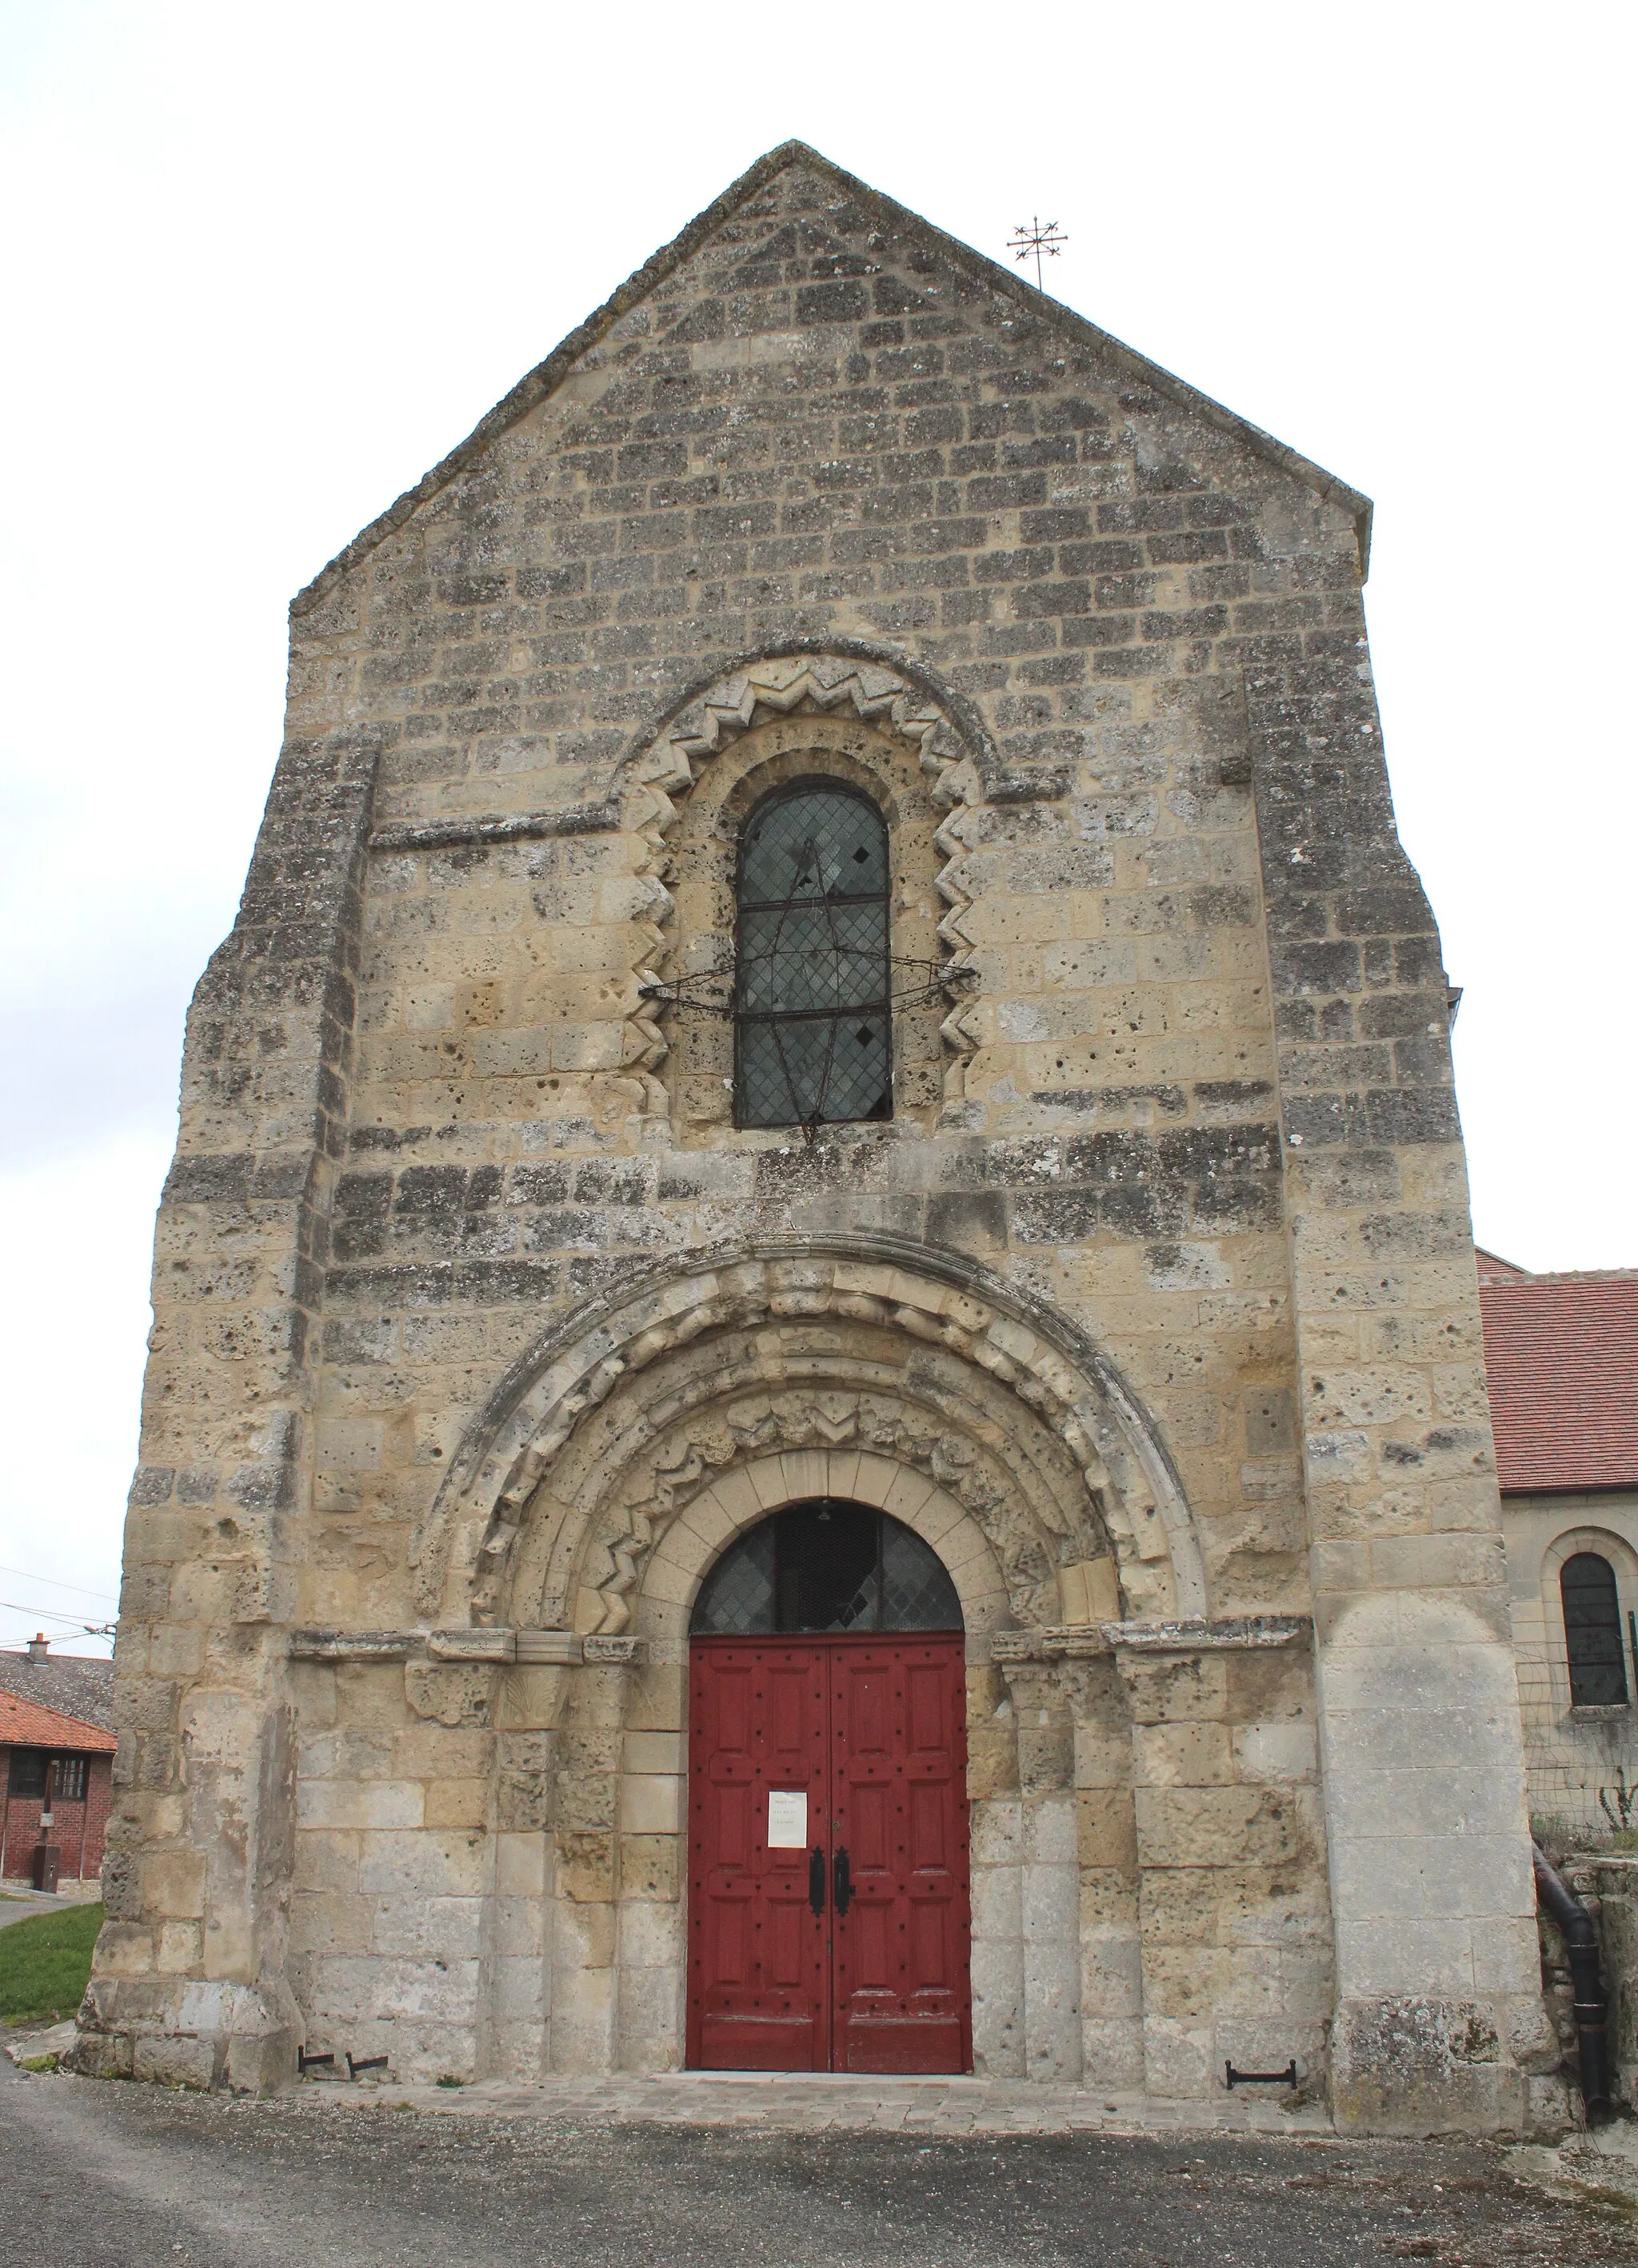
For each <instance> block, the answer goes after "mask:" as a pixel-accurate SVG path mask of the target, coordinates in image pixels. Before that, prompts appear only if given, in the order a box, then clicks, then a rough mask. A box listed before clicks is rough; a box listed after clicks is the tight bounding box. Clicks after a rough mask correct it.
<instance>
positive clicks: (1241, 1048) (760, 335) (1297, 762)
mask: <svg viewBox="0 0 1638 2268" xmlns="http://www.w3.org/2000/svg"><path fill="white" fill-rule="evenodd" d="M1369 531H1370V507H1369V505H1368V504H1367V503H1366V501H1365V499H1364V498H1363V497H1360V496H1358V495H1357V494H1355V492H1354V491H1353V490H1349V489H1348V488H1347V487H1346V486H1345V485H1344V484H1343V483H1342V482H1340V481H1338V480H1336V479H1335V478H1333V476H1332V475H1329V474H1327V473H1326V472H1324V471H1322V470H1321V469H1320V468H1318V467H1317V466H1314V465H1312V464H1311V463H1309V462H1307V461H1306V460H1304V459H1303V458H1301V457H1299V456H1297V455H1296V453H1293V452H1292V451H1290V450H1289V449H1287V448H1285V447H1284V446H1282V445H1281V444H1279V443H1277V442H1275V441H1274V440H1272V439H1271V438H1269V437H1268V436H1267V434H1265V433H1263V432H1261V431H1259V430H1257V429H1256V428H1255V427H1253V426H1251V425H1249V424H1247V423H1245V422H1244V421H1243V420H1241V419H1240V418H1238V417H1237V416H1233V415H1231V414H1230V412H1229V411H1227V410H1225V409H1223V408H1221V407H1220V406H1219V405H1217V404H1216V403H1215V402H1212V401H1208V400H1207V399H1206V398H1205V397H1203V396H1202V395H1201V394H1198V393H1196V392H1194V390H1193V389H1192V388H1191V387H1188V386H1186V384H1184V383H1182V382H1180V381H1179V380H1178V379H1175V378H1173V377H1172V376H1170V375H1169V374H1168V373H1166V372H1164V371H1161V370H1159V369H1157V368H1156V367H1155V366H1154V365H1151V364H1150V363H1147V362H1145V361H1144V360H1143V359H1142V357H1140V356H1138V355H1136V354H1135V353H1134V352H1132V351H1131V350H1129V349H1128V348H1126V347H1124V346H1122V345H1120V343H1119V342H1117V341H1115V340H1113V339H1112V338H1110V337H1108V336H1107V335H1105V334H1104V333H1102V332H1100V331H1098V330H1097V329H1096V328H1094V327H1092V326H1091V325H1090V324H1088V323H1086V322H1084V321H1083V320H1080V319H1079V318H1078V317H1076V316H1074V315H1072V314H1071V313H1069V312H1068V311H1067V310H1066V309H1064V308H1062V307H1061V306H1057V305H1056V304H1055V303H1054V302H1053V301H1052V300H1051V299H1049V298H1044V297H1042V296H1040V295H1039V294H1038V293H1036V292H1035V291H1032V290H1031V289H1030V288H1029V287H1028V286H1027V285H1025V284H1023V283H1022V282H1021V281H1020V280H1019V279H1018V278H1017V276H1014V275H1011V274H1009V273H1007V272H1005V271H1003V270H1002V269H997V268H996V267H995V266H993V265H992V264H991V263H990V262H989V261H986V260H984V259H982V258H981V257H980V256H979V255H977V254H974V253H973V252H972V251H970V250H969V249H968V248H967V247H964V246H961V245H959V244H956V243H954V242H952V241H951V239H947V238H945V237H944V236H942V235H940V234H939V233H938V232H937V231H936V230H934V229H932V228H930V227H929V225H927V224H926V223H924V222H922V220H920V219H918V218H917V217H915V216H914V215H913V214H911V213H909V212H907V211H906V210H904V209H902V208H901V207H900V206H897V205H895V204H893V203H891V202H890V201H889V200H887V199H886V198H885V197H882V196H880V195H878V194H876V193H875V192H874V191H872V190H870V189H869V188H866V187H865V186H864V185H863V184H862V183H860V182H858V181H856V180H853V179H851V178H850V177H849V176H848V175H846V174H843V173H840V172H838V171H837V170H836V169H835V168H834V166H830V165H829V164H828V163H827V162H826V161H825V160H824V159H823V158H819V157H818V156H816V155H815V153H813V152H812V151H809V150H806V149H804V148H802V147H801V146H799V145H794V144H792V145H787V146H786V147H784V148H782V149H781V150H778V151H775V152H773V153H772V154H771V155H770V156H769V157H768V158H764V159H763V160H762V161H760V163H759V164H758V165H757V166H754V167H753V169H752V170H751V172H750V173H747V174H746V176H745V177H744V178H743V179H742V180H740V181H738V183H736V184H735V185H734V187H733V188H731V189H730V190H729V191H728V192H727V193H726V194H725V195H724V197H723V198H722V199H721V200H719V202H718V203H716V205H714V206H713V207H711V208H710V209H709V210H708V211H707V212H705V213H703V214H702V215H701V217H699V219H698V220H696V221H695V222H694V224H692V225H691V226H690V227H688V228H687V229H686V230H685V231H684V232H683V233H682V235H681V236H680V237H679V239H677V240H676V241H675V242H674V243H673V244H672V245H671V246H670V247H668V248H667V249H666V250H665V251H664V252H662V253H660V254H657V256H656V257H655V259H654V260H652V261H650V263H649V264H648V265H647V266H646V267H645V268H644V269H643V270H642V271H640V273H639V274H638V275H637V276H634V277H633V278H632V279H631V281H630V282H629V283H628V284H626V285H625V286H624V287H622V289H621V291H619V292H617V293H616V294H615V296H614V298H613V299H611V300H610V301H609V303H608V304H607V306H606V307H604V308H603V309H602V310H600V311H599V313H597V314H596V315H595V316H593V317H592V318H591V320H589V321H588V322H587V323H586V324H585V325H584V327H583V328H581V329H580V330H578V331H577V332H576V333H575V334H574V335H572V336H571V337H570V338H569V339H568V340H566V341H565V342H564V343H563V344H562V346H561V347H560V348H559V349H558V350H556V352H555V353H554V354H553V355H552V356H551V357H549V358H548V359H547V361H546V362H545V363H543V364H542V365H540V368H539V369H538V370H536V371H535V372H533V373H531V375H530V376H529V377H528V378H526V379H525V380H524V381H523V382H522V383H521V385H520V386H519V387H518V388H517V389H516V391H515V392H514V393H513V394H510V395H509V396H508V398H507V399H506V400H505V401H503V402H502V403H501V404H500V405H499V406H498V408H497V409H495V410H494V411H493V412H492V413H491V414H490V415H489V416H488V417H487V418H486V419H485V420H484V421H483V423H481V425H480V426H479V428H478V429H477V431H476V432H475V433H474V435H473V436H472V437H471V438H469V439H468V440H467V441H466V442H465V443H463V444H462V445H461V446H460V447H459V448H458V449H457V450H456V451H455V452H454V453H453V454H452V455H451V456H450V457H449V458H447V459H446V460H444V462H443V463H442V464H441V465H439V466H438V467H437V468H436V469H435V470H434V471H433V472H432V473H430V475H428V476H427V477H426V479H425V480H423V481H422V482H421V484H420V485H419V487H417V488H416V489H415V490H412V491H410V492H409V493H408V495H406V496H405V497H402V498H401V499H400V501H399V503H398V504H395V505H394V506H393V508H392V509H391V510H390V511H389V512H386V514H385V515H384V517H383V518H382V519H380V520H378V521H377V522H376V523H375V524H374V525H373V526H372V527H370V528H367V529H366V530H365V531H364V534H362V535H360V536H359V537H358V538H357V540H356V541H355V542H354V543H352V544H351V545H349V548H348V549H347V550H346V551H345V552H344V553H343V554H342V556H340V557H339V558H338V559H337V560H335V561H334V563H332V564H331V565H330V566H329V567H328V568H327V569H326V570H325V571H324V572H323V573H322V574H321V575H320V577H319V578H318V579H317V580H316V581H315V582H314V583H313V584H312V585H310V586H309V588H308V589H307V590H305V591H304V592H303V593H301V594H300V595H299V596H298V597H297V600H296V601H295V602H294V605H293V608H292V612H291V652H290V711H289V724H288V738H287V740H286V743H285V747H284V750H283V755H282V756H281V758H280V761H279V766H278V770H277V773H276V775H275V782H274V785H273V790H272V793H271V796H270V799H269V801H268V811H267V816H266V819H265V821H264V825H263V828H262V832H261V838H260V840H259V842H258V845H257V849H256V852H255V856H254V859H253V865H252V870H251V873H250V877H249V880H248V883H247V885H246V892H245V896H244V899H243V902H242V905H241V908H240V911H239V919H238V922H237V923H236V925H235V927H234V930H233V932H232V933H231V936H230V937H229V939H227V940H226V941H225V943H224V945H223V946H222V947H221V948H220V949H219V950H218V952H217V954H216V955H215V956H214V957H213V959H212V961H211V963H210V966H209V968H208V970H207V972H206V974H205V976H204V977H203V979H202V983H201V985H200V987H199V990H198V992H197V994H196V996H195V1002H194V1005H193V1009H192V1012H191V1015H190V1020H189V1026H188V1036H187V1053H186V1058H185V1063H184V1071H183V1098H182V1123H181V1132H180V1142H179V1147H178V1152H177V1157H176V1161H175V1165H174V1167H173V1171H172V1174H171V1175H170V1178H169V1180H168V1182H167V1184H166V1188H165V1197H164V1201H163V1204H162V1208H161V1211H160V1216H159V1224H158V1239H157V1244H156V1255H155V1271H154V1306H155V1314H156V1330H155V1337H154V1342H153V1350H154V1351H153V1353H152V1356H151V1363H150V1369H149V1375H148V1387H147V1392H146V1396H145V1403H144V1416H143V1445H142V1453H141V1464H140V1467H139V1469H138V1471H137V1474H136V1480H135V1483H134V1484H133V1489H132V1494H131V1510H130V1515H129V1527H128V1531H127V1545H126V1572H125V1589H124V1596H123V1604H122V1614H121V1625H120V1638H119V1647H118V1655H117V1668H118V1716H119V1724H120V1730H121V1788H120V1798H119V1804H118V1810H117V1815H116V1817H115V1820H114V1824H113V1829H112V1836H111V1841H112V1852H111V1856H110V1859H109V1862H108V1867H107V1878H106V1879H107V1897H108V1912H109V1917H110V1918H109V1922H108V1925H107V1928H106V1929H105V1932H104V1934H103V1938H102V1941H101V1945H100V1947H99V1954H98V1962H97V1970H96V1973H95V1975H94V1977H93V1981H92V1992H91V1997H90V2000H89V2002H88V2007H87V2014H86V2017H85V2020H84V2022H85V2029H84V2032H83V2035H82V2040H81V2044H80V2049H79V2056H80V2059H81V2062H82V2064H83V2065H84V2067H85V2068H88V2069H92V2070H103V2071H108V2072H131V2071H135V2072H136V2073H138V2074H139V2075H153V2076H158V2077H164V2078H171V2079H180V2080H187V2081H191V2082H194V2083H199V2084H209V2083H222V2084H228V2085H232V2086H236V2087H261V2086H266V2085H271V2084H275V2083H277V2082H278V2081H280V2080H283V2078H284V2077H286V2076H288V2075H289V2074H290V2072H291V2071H292V2069H293V2066H294V2059H295V2051H296V2047H297V2043H298V2041H300V2040H303V2039H305V2041H306V2042H307V2043H309V2044H310V2045H318V2044H322V2045H324V2046H327V2047H332V2048H335V2049H342V2048H348V2049H351V2050H352V2051H354V2052H355V2053H359V2054H363V2053H378V2054H385V2055H387V2056H388V2057H390V2058H391V2062H392V2068H393V2071H394V2072H395V2073H401V2074H403V2075H405V2076H409V2075H412V2074H420V2075H437V2074H443V2073H450V2074H453V2075H457V2076H468V2075H472V2074H475V2073H489V2072H496V2073H512V2074H516V2075H520V2076H527V2075H530V2074H533V2073H545V2072H552V2071H565V2072H578V2071H601V2070H608V2069H627V2070H636V2071H643V2070H654V2069H664V2068H670V2067H674V2066H678V2065H681V2064H684V2063H690V2062H692V2063H696V2064H705V2065H714V2066H722V2065H724V2064H741V2065H751V2066H758V2067H764V2068H766V2067H770V2066H780V2065H784V2066H797V2067H804V2068H805V2067H813V2066H821V2067H824V2066H835V2067H839V2068H852V2069H874V2070H888V2071H892V2070H902V2069H924V2070H925V2069H951V2068H958V2069H959V2068H965V2067H967V2066H969V2065H970V2066H973V2067H975V2068H978V2069H981V2070H983V2071H986V2072H989V2073H997V2074H1012V2075H1014V2076H1017V2077H1019V2078H1039V2079H1045V2080H1054V2081H1060V2082H1064V2081H1069V2082H1076V2081H1079V2082H1082V2083H1084V2084H1086V2085H1088V2086H1094V2087H1097V2088H1100V2089H1103V2090H1105V2091H1107V2090H1109V2089H1112V2088H1113V2089H1123V2090H1130V2091H1133V2092H1138V2093H1142V2092H1148V2093H1150V2094H1151V2095H1160V2096H1167V2097H1184V2098H1192V2099H1200V2098H1202V2097H1205V2096H1207V2095H1209V2094H1210V2093H1211V2092H1212V2091H1213V2090H1215V2089H1216V2088H1220V2087H1221V2086H1222V2085H1223V2073H1224V2065H1225V2063H1227V2062H1230V2061H1231V2062H1233V2063H1234V2064H1235V2065H1236V2066H1238V2067H1239V2068H1247V2067H1249V2068H1251V2069H1253V2070H1258V2071H1269V2070H1278V2069H1280V2068H1282V2066H1285V2065H1286V2064H1287V2063H1288V2061H1292V2062H1295V2064H1296V2066H1297V2070H1298V2073H1299V2076H1300V2079H1301V2080H1302V2083H1303V2084H1304V2086H1305V2087H1307V2088H1310V2089H1311V2090H1316V2089H1319V2088H1328V2090H1329V2095H1330V2100H1331V2102H1332V2104H1333V2109H1334V2110H1335V2113H1336V2115H1337V2117H1338V2118H1339V2120H1340V2121H1341V2122H1342V2123H1343V2124H1348V2125H1352V2126H1355V2127H1362V2128H1392V2127H1394V2126H1396V2125H1407V2124H1408V2125H1411V2126H1414V2127H1415V2128H1417V2129H1419V2130H1425V2129H1426V2128H1428V2127H1430V2126H1451V2127H1462V2126H1466V2127H1477V2128H1481V2129H1489V2128H1498V2129H1501V2128H1510V2129H1519V2128H1524V2127H1529V2126H1531V2125H1535V2126H1538V2127H1539V2126H1546V2127H1549V2128H1550V2127H1551V2126H1552V2125H1553V2124H1554V2121H1555V2120H1558V2119H1561V2117H1562V2116H1563V2110H1564V2101H1565V2098H1564V2095H1563V2088H1562V2082H1561V2080H1560V2079H1559V2077H1558V2076H1557V2073H1556V2065H1557V2047H1556V2043H1555V2042H1554V2039H1553V2037H1552V2036H1551V2033H1550V2030H1549V2029H1548V2028H1547V2027H1546V2023H1545V2021H1544V2018H1543V2015H1542V2010H1541V2003H1540V1995H1539V1970H1538V1963H1537V1954H1536V1940H1535V1927H1534V1912H1533V1896H1532V1889H1531V1869H1530V1857H1529V1845H1528V1838H1527V1835H1526V1831H1525V1820H1524V1803H1523V1793H1522V1787H1523V1783H1522V1766H1521V1748H1520V1727H1519V1718H1518V1711H1517V1699H1516V1688H1515V1683H1514V1672H1513V1663H1512V1657H1511V1653H1510V1651H1509V1638H1508V1622H1507V1592H1506V1582H1505V1575H1504V1569H1503V1563H1502V1536H1501V1522H1500V1513H1499V1508H1498V1500H1497V1493H1496V1484H1495V1469H1494V1461H1493V1455H1492V1446H1491V1437H1490V1428H1489V1419H1488V1415H1487V1404H1486V1396H1485V1382H1484V1368H1483V1359H1482V1348H1481V1343H1480V1314H1479V1293H1478V1285H1477V1281H1476V1276H1475V1269H1474V1260H1473V1242H1472V1236H1471V1232H1470V1228H1469V1224H1468V1214H1467V1199H1466V1183H1465V1167H1464V1160H1463V1153H1462V1146H1461V1139H1460V1133H1459V1129H1458V1123H1457V1117H1456V1111H1455V1105H1454V1100H1453V1095H1452V1090H1451V1064H1450V1053H1449V1045H1448V1032H1447V998H1446V980H1445V976H1444V972H1443V967H1442V965H1441V956H1440V952H1439V944H1438V938H1437V934H1436V930H1435V926H1434V923H1433V919H1432V917H1431V915H1430V913H1429V909H1428V905H1427V902H1426V900H1425V898H1424V896H1423V894H1422V891H1421V887H1420V885H1419V883H1418V881H1417V879H1416V877H1415V874H1414V872H1413V871H1412V869H1411V868H1410V866H1409V865H1408V864H1407V860H1406V858H1405V855H1404V852H1403V851H1402V850H1401V848H1400V846H1399V841H1398V838H1397V835H1396V832H1395V828H1394V821H1393V815H1392V805H1391V802H1390V799H1389V793H1388V784H1387V776H1386V771H1385V762H1384V756H1383V750H1382V745H1381V736H1380V730H1379V725H1378V721H1377V711H1376V705H1375V702H1374V697H1373V695H1372V691H1371V684H1370V667H1369V659H1368V654H1367V649H1366V640H1365V626H1364V616H1363V604H1362V596H1361V588H1362V584H1363V578H1364V573H1365V568H1366V560H1367V544H1368V538H1369Z"/></svg>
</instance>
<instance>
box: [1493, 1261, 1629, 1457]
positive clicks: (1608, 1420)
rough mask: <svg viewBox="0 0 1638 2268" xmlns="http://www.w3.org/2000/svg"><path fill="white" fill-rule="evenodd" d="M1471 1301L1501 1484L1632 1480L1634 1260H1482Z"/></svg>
mask: <svg viewBox="0 0 1638 2268" xmlns="http://www.w3.org/2000/svg"><path fill="white" fill-rule="evenodd" d="M1503 1265H1505V1263H1503ZM1479 1305H1480V1313H1481V1314H1482V1316H1483V1318H1484V1334H1485V1368H1486V1371H1487V1373H1488V1376H1489V1381H1490V1417H1491V1422H1492V1424H1493V1425H1494V1426H1495V1459H1496V1476H1497V1478H1498V1479H1499V1480H1500V1482H1501V1484H1502V1494H1503V1495H1512V1496H1517V1495H1522V1494H1526V1493H1530V1492H1533V1491H1548V1490H1553V1489H1606V1488H1638V1269H1619V1270H1608V1271H1606V1272H1602V1273H1598V1274H1593V1273H1587V1274H1584V1275H1563V1276H1525V1275H1523V1274H1517V1275H1514V1274H1509V1275H1508V1276H1505V1277H1504V1276H1500V1275H1495V1276H1491V1277H1489V1278H1487V1277H1486V1274H1485V1271H1484V1270H1483V1267H1482V1264H1481V1267H1480V1285H1479Z"/></svg>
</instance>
